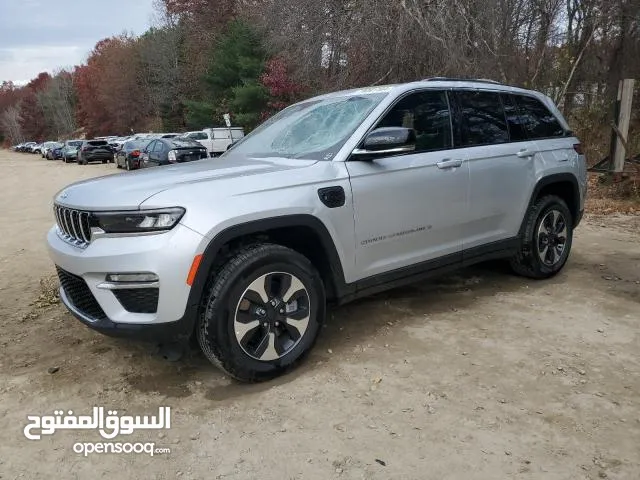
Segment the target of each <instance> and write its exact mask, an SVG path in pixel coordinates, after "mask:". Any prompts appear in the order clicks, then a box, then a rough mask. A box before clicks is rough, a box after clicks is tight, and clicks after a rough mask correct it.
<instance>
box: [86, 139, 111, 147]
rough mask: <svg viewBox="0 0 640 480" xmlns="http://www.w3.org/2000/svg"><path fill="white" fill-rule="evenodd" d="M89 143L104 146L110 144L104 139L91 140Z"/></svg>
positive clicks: (93, 145)
mask: <svg viewBox="0 0 640 480" xmlns="http://www.w3.org/2000/svg"><path fill="white" fill-rule="evenodd" d="M87 143H88V144H89V145H91V146H92V147H104V146H105V145H108V143H107V142H105V141H104V140H91V141H90V142H87Z"/></svg>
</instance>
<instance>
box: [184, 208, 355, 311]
mask: <svg viewBox="0 0 640 480" xmlns="http://www.w3.org/2000/svg"><path fill="white" fill-rule="evenodd" d="M260 241H262V242H271V243H275V244H278V245H282V246H285V247H288V248H291V249H292V250H295V251H297V252H298V253H300V254H302V255H304V256H305V257H307V258H308V259H309V261H310V262H311V263H312V264H313V265H314V266H315V267H316V269H317V270H318V272H319V273H320V276H321V277H322V280H323V282H324V284H325V289H326V291H327V299H329V300H335V299H339V298H342V297H344V296H346V294H347V293H348V292H347V290H348V287H347V285H346V283H345V277H344V271H343V268H342V263H341V261H340V257H339V255H338V251H337V249H336V247H335V244H334V241H333V238H332V237H331V234H330V233H329V230H327V227H326V226H325V225H324V223H322V221H321V220H319V219H317V218H316V217H314V216H312V215H306V214H296V215H285V216H279V217H270V218H264V219H260V220H254V221H251V222H247V223H242V224H239V225H234V226H231V227H228V228H226V229H224V230H222V231H221V232H220V233H218V234H217V235H215V237H214V238H213V239H212V240H211V241H210V242H209V244H208V245H207V247H206V248H205V250H204V252H203V254H202V259H201V261H200V265H199V267H198V271H197V273H196V276H195V278H194V281H193V285H192V286H191V291H190V292H189V303H188V305H189V306H191V307H197V306H198V305H199V304H200V301H201V298H202V295H203V294H204V292H205V291H206V287H207V285H208V282H209V281H210V276H211V272H212V271H214V270H215V269H217V268H219V267H220V266H221V265H222V264H224V263H225V262H226V260H227V259H228V258H229V256H230V255H231V254H232V253H233V251H235V250H237V248H239V247H241V246H243V245H247V244H250V243H256V242H260Z"/></svg>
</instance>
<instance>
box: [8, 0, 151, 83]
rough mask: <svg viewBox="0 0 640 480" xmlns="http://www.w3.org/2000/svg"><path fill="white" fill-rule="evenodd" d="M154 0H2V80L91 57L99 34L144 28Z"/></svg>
mask: <svg viewBox="0 0 640 480" xmlns="http://www.w3.org/2000/svg"><path fill="white" fill-rule="evenodd" d="M152 4H153V0H0V82H2V81H3V80H13V81H14V82H20V83H23V82H27V81H29V80H31V79H32V78H34V77H35V76H36V75H38V73H40V72H43V71H48V72H51V71H53V70H56V69H59V68H63V67H72V66H73V65H78V64H80V63H82V62H84V61H85V60H86V59H87V56H88V54H89V52H90V51H91V49H92V48H93V46H94V45H95V44H96V42H97V41H98V40H101V39H103V38H106V37H110V36H113V35H118V34H120V33H122V32H124V31H127V32H133V33H135V34H140V33H143V32H144V31H145V30H146V29H147V28H148V26H149V24H150V23H151V19H152V14H153V6H152Z"/></svg>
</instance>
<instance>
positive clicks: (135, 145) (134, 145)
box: [122, 140, 149, 150]
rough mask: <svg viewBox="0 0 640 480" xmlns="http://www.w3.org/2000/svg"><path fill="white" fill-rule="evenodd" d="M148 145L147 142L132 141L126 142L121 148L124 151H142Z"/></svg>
mask: <svg viewBox="0 0 640 480" xmlns="http://www.w3.org/2000/svg"><path fill="white" fill-rule="evenodd" d="M147 145H149V140H133V141H129V142H126V143H125V144H124V145H123V146H122V148H124V149H125V150H142V149H144V148H145V147H146V146H147Z"/></svg>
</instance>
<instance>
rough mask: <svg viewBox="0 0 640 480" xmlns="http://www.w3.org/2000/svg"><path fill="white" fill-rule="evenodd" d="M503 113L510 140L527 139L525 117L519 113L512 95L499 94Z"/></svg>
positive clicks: (519, 140)
mask: <svg viewBox="0 0 640 480" xmlns="http://www.w3.org/2000/svg"><path fill="white" fill-rule="evenodd" d="M501 97H502V104H503V106H504V113H505V116H506V117H507V127H508V128H509V137H510V138H511V141H512V142H521V141H522V140H527V139H528V138H529V137H528V135H527V128H526V125H525V119H524V117H523V116H522V115H520V111H519V109H518V105H517V103H516V101H515V98H514V96H513V95H501Z"/></svg>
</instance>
